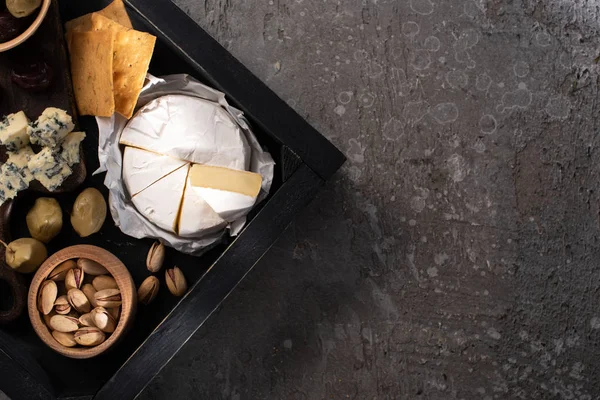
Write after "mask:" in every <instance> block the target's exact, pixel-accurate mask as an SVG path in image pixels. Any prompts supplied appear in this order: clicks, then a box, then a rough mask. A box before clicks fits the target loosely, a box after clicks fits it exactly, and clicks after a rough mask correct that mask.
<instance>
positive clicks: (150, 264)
mask: <svg viewBox="0 0 600 400" xmlns="http://www.w3.org/2000/svg"><path fill="white" fill-rule="evenodd" d="M164 261H165V245H164V244H162V243H161V242H154V244H153V245H152V247H150V251H149V252H148V257H146V267H147V268H148V271H150V272H152V273H153V274H154V273H156V272H158V271H160V269H161V268H162V266H163V263H164Z"/></svg>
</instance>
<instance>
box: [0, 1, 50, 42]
mask: <svg viewBox="0 0 600 400" xmlns="http://www.w3.org/2000/svg"><path fill="white" fill-rule="evenodd" d="M51 3H52V0H43V1H42V5H41V6H40V9H39V12H38V15H37V17H36V18H35V20H34V21H33V23H32V24H31V25H30V26H29V28H27V29H25V31H23V33H21V34H20V35H19V36H17V37H16V38H14V39H11V40H9V41H8V42H4V43H0V53H2V52H4V51H8V50H10V49H13V48H15V47H17V46H18V45H20V44H22V43H23V42H25V41H26V40H27V39H29V38H30V37H31V36H33V34H34V33H35V32H36V31H37V30H38V28H39V27H40V25H42V22H43V21H44V19H45V18H46V15H47V14H48V10H49V9H50V4H51Z"/></svg>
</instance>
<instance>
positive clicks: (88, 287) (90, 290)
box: [81, 283, 98, 308]
mask: <svg viewBox="0 0 600 400" xmlns="http://www.w3.org/2000/svg"><path fill="white" fill-rule="evenodd" d="M81 291H82V292H83V293H84V294H85V297H87V298H88V301H89V302H90V304H91V305H92V308H96V307H98V304H96V298H95V297H94V295H95V294H96V292H97V290H96V289H95V288H94V286H93V285H92V284H91V283H86V284H85V285H83V286H82V287H81Z"/></svg>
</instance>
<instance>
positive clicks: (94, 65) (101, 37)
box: [71, 30, 115, 117]
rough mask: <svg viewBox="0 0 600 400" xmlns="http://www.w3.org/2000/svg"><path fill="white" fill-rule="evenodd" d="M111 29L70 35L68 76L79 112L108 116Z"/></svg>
mask: <svg viewBox="0 0 600 400" xmlns="http://www.w3.org/2000/svg"><path fill="white" fill-rule="evenodd" d="M114 35H115V34H114V32H112V31H108V30H105V31H93V32H77V33H76V34H74V35H72V37H71V75H72V79H73V89H74V91H75V100H76V101H77V109H78V110H79V113H80V114H81V115H95V116H99V117H110V116H112V114H113V113H114V110H115V102H114V96H113V51H114Z"/></svg>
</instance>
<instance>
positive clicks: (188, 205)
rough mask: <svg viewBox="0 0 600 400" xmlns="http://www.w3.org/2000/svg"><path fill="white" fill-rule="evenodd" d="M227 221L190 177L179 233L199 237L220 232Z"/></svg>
mask: <svg viewBox="0 0 600 400" xmlns="http://www.w3.org/2000/svg"><path fill="white" fill-rule="evenodd" d="M226 225H227V221H225V220H224V219H223V218H221V217H219V214H217V213H216V212H215V211H214V210H213V209H212V208H211V207H210V206H209V205H208V203H207V202H206V201H204V199H203V198H202V196H200V193H199V192H198V190H197V189H196V188H195V187H194V186H192V185H191V183H190V178H189V176H188V181H187V183H186V186H185V192H184V194H183V202H182V203H181V210H180V213H179V222H178V223H177V233H178V235H179V236H181V237H198V236H202V235H208V234H211V233H214V232H218V231H220V230H221V229H223V228H225V226H226Z"/></svg>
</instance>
